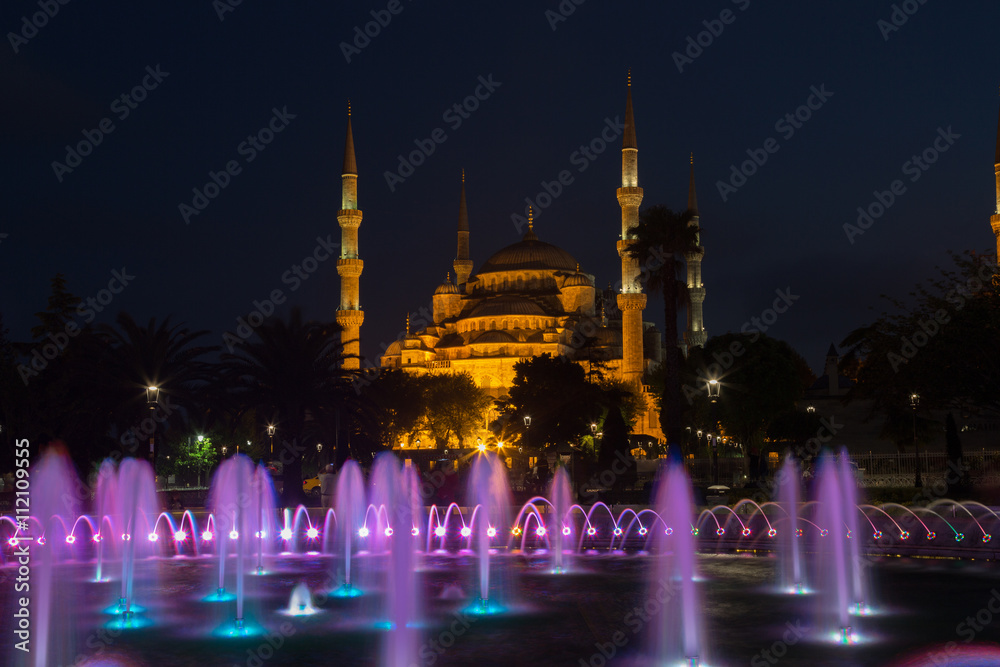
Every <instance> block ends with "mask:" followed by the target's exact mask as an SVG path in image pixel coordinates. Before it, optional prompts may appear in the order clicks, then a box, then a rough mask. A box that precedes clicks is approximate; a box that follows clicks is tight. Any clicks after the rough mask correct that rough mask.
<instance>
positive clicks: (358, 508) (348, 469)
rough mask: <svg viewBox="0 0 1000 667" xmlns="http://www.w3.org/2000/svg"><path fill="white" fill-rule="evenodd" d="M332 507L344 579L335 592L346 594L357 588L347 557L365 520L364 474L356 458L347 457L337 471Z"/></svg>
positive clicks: (349, 558) (350, 554) (348, 594)
mask: <svg viewBox="0 0 1000 667" xmlns="http://www.w3.org/2000/svg"><path fill="white" fill-rule="evenodd" d="M335 503H336V504H335V505H334V507H335V508H336V510H337V546H338V547H339V548H340V553H342V554H344V582H343V585H342V586H341V587H340V589H338V590H339V592H340V594H342V595H344V596H350V595H351V594H352V592H354V591H356V590H357V589H356V588H355V586H354V579H352V578H351V557H352V555H353V554H352V545H353V544H354V541H355V540H354V536H355V535H357V534H358V531H359V530H360V529H361V526H363V525H364V522H365V508H366V507H367V505H366V504H365V478H364V475H362V474H361V467H360V466H359V465H358V464H357V462H356V461H353V460H348V461H345V462H344V465H343V466H341V468H340V473H339V474H338V475H337V486H336V497H335Z"/></svg>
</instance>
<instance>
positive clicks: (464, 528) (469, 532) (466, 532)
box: [459, 526, 472, 537]
mask: <svg viewBox="0 0 1000 667" xmlns="http://www.w3.org/2000/svg"><path fill="white" fill-rule="evenodd" d="M459 534H461V536H462V537H468V536H469V535H472V529H471V528H469V527H468V526H462V530H460V531H459Z"/></svg>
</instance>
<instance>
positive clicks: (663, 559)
mask: <svg viewBox="0 0 1000 667" xmlns="http://www.w3.org/2000/svg"><path fill="white" fill-rule="evenodd" d="M656 512H657V514H659V515H660V518H661V519H662V520H663V523H662V524H659V523H657V524H656V526H657V528H656V533H657V539H656V543H657V545H658V552H659V556H658V558H657V559H656V564H655V566H654V567H653V568H651V569H650V573H651V575H652V576H653V577H655V578H654V579H653V580H652V581H650V582H649V593H650V595H651V596H655V598H656V600H658V601H661V600H663V598H664V597H665V598H666V599H665V601H663V605H664V610H663V612H662V613H660V614H659V616H658V617H657V620H656V623H657V625H658V627H657V628H656V631H655V632H654V633H653V634H654V636H653V642H654V646H653V649H654V659H655V661H656V662H655V664H657V665H662V664H677V663H681V664H684V665H690V666H691V667H695V666H697V665H700V664H703V663H702V661H704V660H705V655H704V643H703V642H702V618H701V609H702V605H701V601H700V599H699V597H700V596H699V594H698V590H697V586H696V584H695V581H694V579H695V576H696V574H697V572H696V567H695V539H694V534H693V529H692V527H691V521H692V519H693V517H694V501H693V499H692V495H691V481H690V480H689V479H688V475H687V472H686V471H685V470H684V465H683V464H682V463H681V462H680V461H674V462H672V463H670V464H669V465H668V467H667V469H666V472H665V474H664V473H663V471H661V476H660V481H659V485H658V489H657V492H656Z"/></svg>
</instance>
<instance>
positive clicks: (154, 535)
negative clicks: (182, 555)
mask: <svg viewBox="0 0 1000 667" xmlns="http://www.w3.org/2000/svg"><path fill="white" fill-rule="evenodd" d="M158 539H160V536H159V535H157V534H156V533H150V534H149V541H150V542H155V541H156V540H158Z"/></svg>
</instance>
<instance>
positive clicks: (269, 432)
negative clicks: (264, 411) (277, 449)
mask: <svg viewBox="0 0 1000 667" xmlns="http://www.w3.org/2000/svg"><path fill="white" fill-rule="evenodd" d="M267 437H269V438H270V439H271V458H272V459H273V458H274V424H268V425H267Z"/></svg>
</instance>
